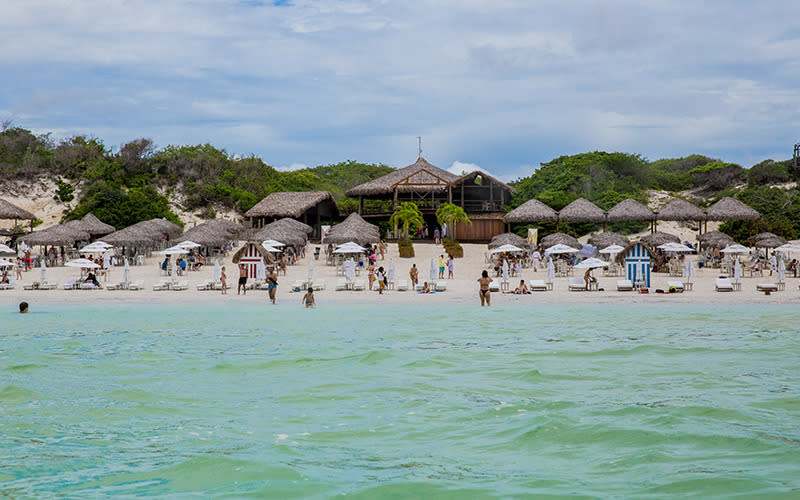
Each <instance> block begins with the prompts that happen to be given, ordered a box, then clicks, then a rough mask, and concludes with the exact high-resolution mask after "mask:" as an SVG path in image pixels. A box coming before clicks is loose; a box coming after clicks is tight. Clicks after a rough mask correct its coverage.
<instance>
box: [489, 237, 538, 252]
mask: <svg viewBox="0 0 800 500" xmlns="http://www.w3.org/2000/svg"><path fill="white" fill-rule="evenodd" d="M503 245H514V246H515V247H519V248H522V249H525V248H530V246H531V245H530V243H528V240H526V239H525V238H523V237H522V236H520V235H518V234H514V233H503V234H498V235H497V236H495V237H493V238H492V241H490V242H489V248H497V247H501V246H503Z"/></svg>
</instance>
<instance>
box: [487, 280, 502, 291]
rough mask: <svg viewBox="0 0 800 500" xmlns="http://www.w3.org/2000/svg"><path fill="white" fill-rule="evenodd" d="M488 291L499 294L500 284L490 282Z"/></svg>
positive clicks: (494, 281)
mask: <svg viewBox="0 0 800 500" xmlns="http://www.w3.org/2000/svg"><path fill="white" fill-rule="evenodd" d="M489 291H490V292H499V291H500V283H498V282H497V280H492V282H491V283H489Z"/></svg>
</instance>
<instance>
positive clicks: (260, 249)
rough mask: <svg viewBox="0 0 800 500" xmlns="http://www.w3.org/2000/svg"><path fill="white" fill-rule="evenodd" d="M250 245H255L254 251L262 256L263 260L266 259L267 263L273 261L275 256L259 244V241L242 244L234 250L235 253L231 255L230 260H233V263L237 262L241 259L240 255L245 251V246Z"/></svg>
mask: <svg viewBox="0 0 800 500" xmlns="http://www.w3.org/2000/svg"><path fill="white" fill-rule="evenodd" d="M250 245H253V246H254V247H255V249H256V251H257V252H258V253H259V254H260V255H261V256H262V257H264V260H266V263H267V264H272V263H273V262H275V257H274V256H273V255H272V254H271V253H269V252H267V250H266V249H265V248H264V247H263V246H262V245H261V242H260V241H248V242H247V243H245V244H244V245H242V248H240V249H239V250H237V251H236V253H235V254H233V257H232V259H231V260H232V261H233V263H234V264H238V263H239V261H240V260H241V259H242V256H243V255H244V254H245V252H246V251H247V247H248V246H250Z"/></svg>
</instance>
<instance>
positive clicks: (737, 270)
mask: <svg viewBox="0 0 800 500" xmlns="http://www.w3.org/2000/svg"><path fill="white" fill-rule="evenodd" d="M741 277H742V264H741V263H740V262H739V259H738V258H737V259H736V260H734V261H733V279H734V280H736V281H739V280H740V279H741Z"/></svg>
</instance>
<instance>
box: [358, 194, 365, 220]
mask: <svg viewBox="0 0 800 500" xmlns="http://www.w3.org/2000/svg"><path fill="white" fill-rule="evenodd" d="M363 211H364V197H363V196H361V195H358V215H361V213H362V212H363Z"/></svg>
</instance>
